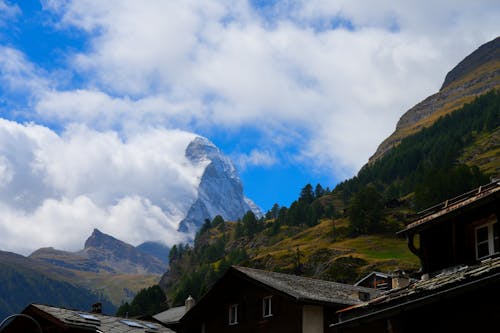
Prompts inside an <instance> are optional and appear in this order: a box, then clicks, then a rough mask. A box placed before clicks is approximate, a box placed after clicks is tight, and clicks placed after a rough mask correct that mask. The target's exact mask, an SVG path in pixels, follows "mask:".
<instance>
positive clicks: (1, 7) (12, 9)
mask: <svg viewBox="0 0 500 333" xmlns="http://www.w3.org/2000/svg"><path fill="white" fill-rule="evenodd" d="M19 14H21V9H20V8H19V6H17V5H10V4H8V3H6V2H5V1H4V0H0V26H3V25H5V24H6V23H7V22H6V21H8V20H10V19H13V18H15V17H17V16H18V15H19Z"/></svg>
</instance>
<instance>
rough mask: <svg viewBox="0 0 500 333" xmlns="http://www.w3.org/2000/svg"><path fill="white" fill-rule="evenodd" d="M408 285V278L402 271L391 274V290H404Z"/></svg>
mask: <svg viewBox="0 0 500 333" xmlns="http://www.w3.org/2000/svg"><path fill="white" fill-rule="evenodd" d="M409 284H410V278H409V277H408V276H407V275H406V273H405V272H404V271H401V270H395V271H394V272H393V273H392V286H391V287H392V289H396V288H404V287H406V286H408V285H409Z"/></svg>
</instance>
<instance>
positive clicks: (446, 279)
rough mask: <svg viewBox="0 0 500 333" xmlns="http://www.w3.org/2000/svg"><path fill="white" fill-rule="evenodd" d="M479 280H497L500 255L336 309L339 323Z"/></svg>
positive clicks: (449, 290)
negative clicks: (360, 302) (339, 319)
mask: <svg viewBox="0 0 500 333" xmlns="http://www.w3.org/2000/svg"><path fill="white" fill-rule="evenodd" d="M482 283H500V257H495V258H490V259H486V260H483V261H482V262H480V263H478V264H477V265H473V266H458V267H453V268H450V269H447V270H443V271H442V272H441V273H439V274H437V275H436V276H434V277H432V278H430V279H427V280H417V281H415V282H413V283H411V284H409V285H408V286H406V287H403V288H398V289H392V290H389V291H387V292H385V293H383V294H382V295H380V296H379V297H376V298H374V299H371V300H370V301H368V302H365V303H362V304H358V305H353V306H351V307H348V308H345V309H343V310H340V311H338V312H337V313H338V314H340V316H341V317H343V319H342V320H341V322H340V323H339V324H342V321H344V322H347V321H352V320H355V319H356V318H359V317H368V316H370V315H371V314H372V313H375V312H378V313H380V312H381V311H384V310H388V309H395V308H396V307H397V306H398V305H402V304H405V303H409V302H413V303H416V302H419V301H421V300H429V299H431V298H432V297H436V296H438V295H440V294H443V293H452V292H455V291H459V290H460V289H464V288H467V287H472V286H474V285H480V284H482Z"/></svg>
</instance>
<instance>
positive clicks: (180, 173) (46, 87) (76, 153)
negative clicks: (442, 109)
mask: <svg viewBox="0 0 500 333" xmlns="http://www.w3.org/2000/svg"><path fill="white" fill-rule="evenodd" d="M42 5H43V6H42V7H43V14H44V15H45V16H41V17H45V21H43V22H41V24H40V28H41V29H48V30H51V31H52V32H54V33H59V34H60V35H63V36H65V38H66V39H71V38H72V37H73V36H75V35H78V36H83V37H82V39H83V42H82V43H81V45H80V46H79V47H76V48H68V49H63V50H62V51H61V52H62V56H61V55H60V58H59V63H60V64H62V65H60V67H58V68H51V67H50V66H47V65H46V64H40V63H37V62H36V61H35V60H33V57H31V56H30V54H29V52H28V51H26V52H24V51H23V50H21V49H20V48H17V47H16V45H15V43H8V42H6V40H8V39H7V38H6V37H5V36H2V34H0V98H1V102H4V103H3V106H2V105H0V111H1V112H3V114H2V115H1V118H0V190H1V191H0V216H1V217H0V232H2V234H3V235H5V236H3V237H2V239H3V240H2V241H1V242H0V248H4V249H10V250H17V251H20V252H23V253H26V252H27V251H28V249H30V248H31V249H35V248H36V247H39V246H47V245H51V246H57V247H61V248H64V249H76V248H79V247H80V246H81V243H82V241H83V239H85V237H87V236H88V235H89V234H90V232H91V230H92V228H93V227H99V228H100V229H102V230H103V231H104V232H108V233H110V234H112V235H114V236H116V237H118V238H120V239H123V240H125V241H129V242H131V243H133V244H137V243H138V242H140V241H143V240H155V239H162V240H166V241H167V242H169V243H171V242H174V241H175V240H177V239H178V238H177V237H178V235H177V234H176V233H175V232H174V230H175V227H176V225H175V221H176V220H177V219H178V218H179V216H180V212H182V211H183V210H184V209H185V206H186V205H187V204H188V203H189V202H190V200H191V199H192V198H193V195H194V194H193V188H194V184H196V182H197V181H198V177H199V173H200V170H195V169H192V168H191V167H190V166H189V165H188V164H186V163H185V161H184V159H183V149H184V148H185V146H186V143H187V142H188V141H189V139H190V138H192V137H193V134H190V133H202V134H204V135H207V136H210V135H211V134H213V135H222V134H223V135H225V136H227V137H229V139H228V141H231V142H234V144H233V145H232V146H231V145H227V146H226V147H223V148H224V150H225V152H226V153H228V154H229V155H230V156H234V159H235V161H236V162H238V163H239V165H240V167H241V168H242V169H244V170H245V169H247V168H248V169H251V168H255V167H262V168H273V167H274V166H276V165H280V164H282V163H285V164H286V163H290V164H293V165H295V166H296V167H297V168H303V169H306V170H313V171H314V172H319V173H322V174H324V175H331V178H332V180H342V179H344V178H346V177H349V176H352V175H353V174H355V173H356V172H357V170H358V169H359V168H360V167H361V166H362V165H363V164H364V163H365V162H366V161H367V159H368V158H369V156H370V155H371V154H372V153H373V152H374V151H375V149H376V147H377V145H378V144H379V143H380V142H381V141H382V139H384V138H385V137H387V136H388V135H389V134H390V133H391V132H392V131H393V129H394V127H395V124H396V121H397V120H398V118H399V117H400V116H401V114H402V113H403V112H404V111H405V110H407V109H409V108H410V107H411V106H413V105H414V104H416V103H417V102H418V101H420V100H421V99H422V98H424V97H426V96H428V95H429V94H431V93H433V92H435V91H437V90H438V89H439V87H440V85H441V83H442V81H443V79H444V76H445V74H446V72H447V71H449V70H450V69H451V68H452V67H453V66H454V65H455V64H457V63H458V62H459V61H460V60H461V59H462V58H463V57H464V56H466V55H467V54H469V53H470V52H472V51H473V50H474V49H475V48H477V47H478V46H479V45H481V44H482V43H484V42H487V41H489V40H491V39H493V38H494V37H496V36H498V35H499V32H500V31H499V30H500V29H499V26H498V21H499V20H498V19H499V13H500V3H496V2H492V1H488V0H484V1H479V0H478V1H461V0H459V1H456V0H453V1H452V0H443V1H439V2H435V1H433V2H431V1H419V2H415V1H398V2H397V3H394V2H393V1H386V0H379V1H375V2H370V4H369V5H367V3H366V1H357V0H354V1H353V0H338V1H323V0H307V1H301V0H296V1H269V2H265V1H264V2H263V1H243V0H237V1H230V2H228V1H222V0H205V1H190V0H185V1H152V0H145V1H135V0H114V1H112V0H110V1H101V0H79V1H72V0H45V1H42ZM21 7H22V6H17V5H13V4H11V3H9V2H7V1H2V0H0V20H2V21H1V23H0V27H8V24H7V23H11V24H15V23H16V22H21V21H22V18H23V17H24V15H26V13H24V12H23V10H22V8H21ZM19 29H21V28H19ZM12 32H13V33H16V31H15V30H12ZM7 119H9V120H7ZM245 129H251V130H252V131H253V132H255V133H258V137H259V139H258V141H257V140H256V142H255V143H254V144H247V145H246V146H245V147H243V148H242V147H241V146H239V145H238V143H239V141H240V139H241V137H240V135H241V133H244V130H245ZM248 141H249V140H247V142H248ZM250 141H251V140H250ZM256 181H257V180H256ZM145 226H146V227H145ZM35 235H36V236H35ZM61 235H64V237H62V236H61Z"/></svg>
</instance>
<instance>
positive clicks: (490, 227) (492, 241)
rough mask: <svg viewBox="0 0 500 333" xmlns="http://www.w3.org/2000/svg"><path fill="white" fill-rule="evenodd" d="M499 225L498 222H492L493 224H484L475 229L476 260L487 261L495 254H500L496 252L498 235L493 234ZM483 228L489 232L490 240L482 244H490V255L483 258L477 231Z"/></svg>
mask: <svg viewBox="0 0 500 333" xmlns="http://www.w3.org/2000/svg"><path fill="white" fill-rule="evenodd" d="M496 223H498V221H492V222H489V223H484V224H481V225H479V226H477V227H476V228H475V229H474V238H475V241H476V242H475V243H476V244H475V245H476V259H477V260H481V259H485V258H488V257H490V256H492V255H494V254H497V253H499V252H498V251H497V252H495V239H498V235H496V237H495V235H494V234H493V226H494V225H495V224H496ZM481 228H487V230H488V239H487V240H486V241H482V242H481V244H483V243H486V242H487V243H488V254H487V255H485V256H483V257H479V245H480V244H479V242H478V239H477V231H478V230H479V229H481Z"/></svg>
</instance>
